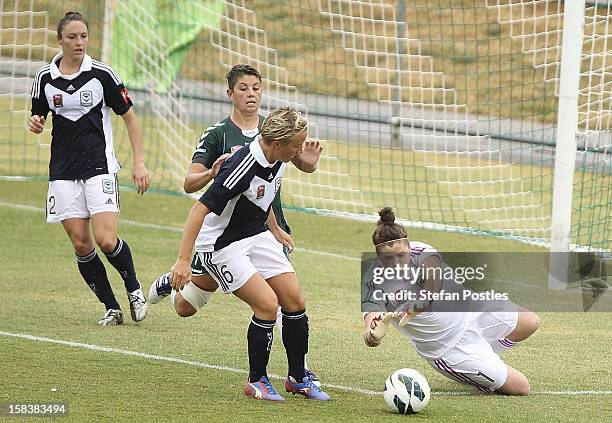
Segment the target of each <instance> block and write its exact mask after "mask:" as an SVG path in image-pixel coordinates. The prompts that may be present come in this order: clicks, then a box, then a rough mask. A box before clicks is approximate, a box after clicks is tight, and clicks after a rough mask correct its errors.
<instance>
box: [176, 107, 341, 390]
mask: <svg viewBox="0 0 612 423" xmlns="http://www.w3.org/2000/svg"><path fill="white" fill-rule="evenodd" d="M306 125H307V122H306V120H305V119H304V118H303V117H302V116H301V115H300V114H299V113H298V112H297V111H296V110H294V109H291V108H281V109H277V110H275V111H273V112H272V113H270V115H268V117H266V120H265V121H264V123H263V125H262V128H261V136H260V138H259V139H258V140H256V141H253V142H251V143H250V144H249V145H248V146H247V147H244V148H241V149H239V150H238V151H237V152H236V153H234V155H233V156H231V157H230V158H228V159H227V160H226V161H225V162H224V163H223V165H222V166H221V169H220V170H219V173H218V174H217V176H216V177H215V179H214V181H213V183H212V185H211V187H210V188H209V189H208V191H206V192H205V193H204V195H202V197H201V198H200V200H199V201H198V202H196V204H195V205H194V206H193V207H192V208H191V211H190V213H189V216H188V218H187V223H186V224H185V229H184V232H183V237H182V240H181V246H180V250H179V255H178V258H177V260H176V263H175V264H174V266H172V270H171V272H170V277H171V281H172V285H173V288H174V289H181V288H182V287H183V286H184V285H185V284H187V283H188V281H189V279H190V278H191V266H190V259H191V257H192V250H193V248H194V245H195V249H196V252H197V253H198V254H199V256H200V260H201V261H202V263H203V264H204V266H205V267H206V269H207V270H208V272H209V273H210V275H211V276H212V277H213V278H214V279H215V281H216V282H217V284H218V285H219V286H220V287H221V289H222V290H223V292H224V293H233V294H234V295H236V296H237V297H238V298H240V299H241V300H242V301H244V302H245V303H247V304H248V305H249V306H250V307H251V309H252V310H253V317H252V318H251V323H250V325H249V329H248V333H247V339H248V355H249V377H248V379H247V381H246V383H245V386H244V393H245V394H246V395H248V396H251V397H254V398H257V399H265V400H271V401H283V400H284V398H283V397H282V396H281V395H280V394H279V393H278V392H277V391H276V390H275V389H274V387H273V386H272V384H271V383H270V381H269V379H268V376H267V370H266V369H267V365H268V358H269V356H270V349H271V347H272V340H273V331H272V330H273V327H274V324H275V323H276V310H277V307H278V305H280V306H281V308H282V315H283V331H282V338H283V345H284V346H285V350H286V353H287V362H288V367H289V370H288V375H287V379H286V380H285V389H286V391H287V392H291V393H294V394H301V395H304V396H305V397H307V398H311V399H316V400H323V401H325V400H329V399H330V398H329V395H327V394H326V393H325V392H323V391H322V390H320V389H319V387H318V386H316V385H315V384H314V383H313V381H312V379H311V378H310V377H309V376H308V375H307V374H306V372H305V368H304V356H305V354H306V353H307V352H308V336H309V329H308V317H307V315H306V304H305V300H304V295H303V293H302V290H301V288H300V284H299V281H298V279H297V277H296V274H295V271H294V269H293V267H292V266H291V263H290V262H289V260H288V259H287V257H286V256H285V254H284V253H283V248H282V245H281V244H280V243H279V242H278V241H277V240H276V239H275V238H274V236H273V235H272V233H271V232H270V231H268V230H267V227H266V221H267V220H268V216H269V213H270V210H271V206H272V202H273V200H274V198H275V196H276V194H277V193H278V191H279V189H280V187H281V181H282V176H283V173H284V171H285V168H286V166H287V162H289V161H291V160H292V159H293V158H295V157H296V156H298V155H299V154H300V153H301V151H302V148H303V145H304V141H305V140H306V135H307V130H306ZM196 239H197V240H196Z"/></svg>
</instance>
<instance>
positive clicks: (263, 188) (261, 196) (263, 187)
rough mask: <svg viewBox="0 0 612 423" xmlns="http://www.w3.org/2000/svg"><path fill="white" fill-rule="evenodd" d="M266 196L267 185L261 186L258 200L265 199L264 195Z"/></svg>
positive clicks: (258, 188) (258, 190)
mask: <svg viewBox="0 0 612 423" xmlns="http://www.w3.org/2000/svg"><path fill="white" fill-rule="evenodd" d="M265 194H266V186H265V185H260V186H258V187H257V199H258V200H259V199H261V198H263V197H264V195H265Z"/></svg>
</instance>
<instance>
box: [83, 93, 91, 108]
mask: <svg viewBox="0 0 612 423" xmlns="http://www.w3.org/2000/svg"><path fill="white" fill-rule="evenodd" d="M81 106H84V107H89V106H93V94H92V92H91V91H81Z"/></svg>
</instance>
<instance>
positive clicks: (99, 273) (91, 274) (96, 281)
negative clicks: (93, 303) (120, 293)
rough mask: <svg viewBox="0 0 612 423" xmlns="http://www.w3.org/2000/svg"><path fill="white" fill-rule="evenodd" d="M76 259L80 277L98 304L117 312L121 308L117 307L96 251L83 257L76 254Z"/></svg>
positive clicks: (117, 304)
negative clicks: (94, 295)
mask: <svg viewBox="0 0 612 423" xmlns="http://www.w3.org/2000/svg"><path fill="white" fill-rule="evenodd" d="M76 258H77V264H78V266H79V272H81V276H82V277H83V279H85V282H86V283H87V285H88V286H89V288H90V289H91V290H92V291H93V293H94V294H96V297H98V299H99V300H100V302H101V303H103V304H104V306H105V307H106V309H107V310H108V309H111V308H113V309H116V310H119V309H120V308H121V307H119V303H117V299H116V298H115V294H113V289H112V288H111V286H110V283H109V282H108V276H107V275H106V269H105V268H104V264H103V263H102V260H100V257H99V256H98V254H96V250H93V251H92V252H91V253H89V254H87V255H85V256H79V255H78V254H77V256H76Z"/></svg>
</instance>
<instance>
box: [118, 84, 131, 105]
mask: <svg viewBox="0 0 612 423" xmlns="http://www.w3.org/2000/svg"><path fill="white" fill-rule="evenodd" d="M119 92H120V93H121V97H123V101H125V104H127V105H128V106H129V104H130V103H131V102H132V100H131V99H130V96H129V95H128V90H127V88H125V87H123V88H121V91H119Z"/></svg>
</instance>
